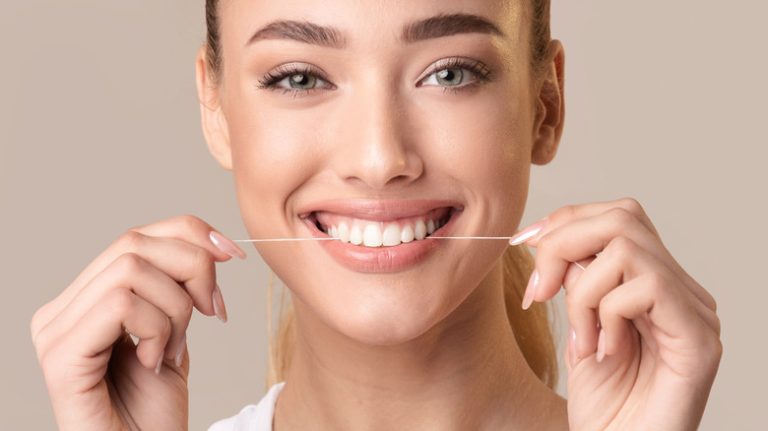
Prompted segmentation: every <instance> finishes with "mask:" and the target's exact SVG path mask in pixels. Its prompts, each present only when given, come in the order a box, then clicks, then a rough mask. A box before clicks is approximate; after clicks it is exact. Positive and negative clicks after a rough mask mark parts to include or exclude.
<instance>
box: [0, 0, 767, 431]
mask: <svg viewBox="0 0 768 431" xmlns="http://www.w3.org/2000/svg"><path fill="white" fill-rule="evenodd" d="M318 3H319V2H318ZM553 6H554V11H553V15H554V16H553V33H554V36H555V37H557V38H559V39H561V40H563V42H564V44H565V46H566V52H567V72H566V75H567V86H566V94H567V117H566V118H567V121H566V127H565V133H564V137H563V143H562V147H561V151H560V154H559V155H558V157H557V159H556V160H555V161H554V162H553V163H552V164H551V165H549V166H546V167H543V168H539V167H536V168H534V170H533V174H532V175H533V178H532V183H531V193H530V199H529V203H528V207H527V209H526V216H525V218H524V219H523V223H524V224H527V223H528V222H531V221H533V220H536V219H538V218H540V217H543V216H544V215H546V214H547V213H548V212H550V211H552V210H554V209H556V208H557V207H559V206H561V205H565V204H569V203H584V202H589V201H596V200H606V199H614V198H618V197H621V196H634V197H636V198H637V199H639V200H640V201H641V203H643V204H644V206H645V208H646V209H647V211H648V213H649V214H650V215H651V218H652V219H653V221H654V222H655V224H656V226H657V227H658V229H659V230H660V232H661V233H662V237H663V239H664V241H665V243H666V244H667V246H668V247H669V248H670V249H671V250H672V252H673V254H674V255H675V256H676V257H677V259H678V260H679V261H680V262H681V263H682V265H683V267H685V268H686V269H687V270H688V272H689V273H691V274H692V275H693V276H694V278H696V279H697V280H698V281H699V282H700V283H701V284H702V285H704V286H705V287H706V288H707V289H709V290H710V292H712V293H713V294H714V296H715V297H716V298H717V300H718V304H719V315H720V318H721V320H722V322H723V340H724V344H725V354H724V356H723V360H722V364H721V368H720V372H719V375H718V378H717V380H716V382H715V386H714V389H713V392H712V395H711V398H710V403H709V406H708V410H707V412H706V414H705V416H704V420H703V425H702V427H701V429H704V430H719V429H726V427H727V428H728V429H738V430H755V429H759V428H762V427H761V426H760V425H761V424H762V422H763V421H762V420H761V418H762V417H763V416H764V414H765V412H764V409H765V402H766V400H767V399H768V398H767V397H766V395H765V388H766V383H768V382H767V381H766V380H767V379H766V377H765V366H764V361H765V356H766V347H765V340H766V335H765V333H766V331H765V330H766V313H765V307H766V303H767V302H768V294H767V293H766V287H767V286H766V283H765V279H764V273H765V271H764V268H765V267H766V256H767V253H766V252H765V251H764V250H765V249H764V244H765V243H766V239H768V235H766V233H767V232H766V228H765V221H766V216H767V215H768V212H767V211H766V202H765V201H766V198H765V189H766V187H765V186H766V184H768V181H767V180H768V178H767V175H766V173H765V172H766V171H765V168H764V166H763V164H764V163H765V162H766V160H767V159H766V155H767V151H766V148H765V146H766V144H768V142H766V138H765V134H764V133H763V129H764V126H765V116H766V113H767V112H766V108H765V106H766V105H765V100H766V98H767V97H768V85H766V79H765V77H766V76H768V60H766V57H765V46H764V43H765V41H768V31H766V30H765V28H766V26H765V25H764V19H765V17H766V16H768V4H767V3H765V2H758V1H734V2H715V1H693V0H685V1H683V0H678V1H661V0H654V1H642V2H629V1H622V2H619V1H596V0H595V1H586V0H582V1H557V0H555V1H554V5H553ZM2 9H3V10H2V13H0V44H2V45H1V46H0V48H2V49H0V53H2V60H0V62H2V63H1V64H2V67H0V74H2V75H0V95H2V97H1V98H0V122H1V123H0V205H1V207H0V209H1V211H0V226H2V236H1V238H2V246H1V247H0V265H2V271H1V272H0V274H2V276H3V278H2V284H3V286H2V297H1V298H2V299H0V302H1V303H2V304H3V306H2V313H0V323H2V328H3V331H4V332H3V333H4V337H3V339H4V343H3V347H2V352H3V353H2V367H0V373H2V374H0V382H2V383H0V409H2V410H0V429H2V430H17V429H51V428H53V427H54V423H53V418H52V414H51V412H50V407H49V402H48V399H47V395H46V392H45V386H44V382H43V379H42V377H41V374H40V372H39V369H38V365H37V362H36V359H35V354H34V350H33V347H32V344H31V341H30V338H29V330H28V323H29V319H30V317H31V315H32V313H33V312H34V310H35V309H36V308H37V307H39V306H40V305H41V304H43V303H44V302H45V301H47V300H49V299H51V298H52V297H54V296H55V295H56V294H57V293H58V292H59V291H60V290H62V289H63V288H64V287H65V286H66V285H67V284H68V283H69V282H70V281H71V280H72V279H74V277H75V276H76V275H77V274H78V273H79V272H80V270H82V268H84V267H85V265H86V264H87V263H88V262H89V261H90V260H91V259H92V258H93V257H95V256H96V255H97V254H98V253H99V252H100V251H101V250H102V249H103V248H105V247H106V246H107V245H108V244H109V243H110V242H111V241H112V240H113V239H114V238H115V237H117V236H118V235H119V234H120V233H121V232H122V231H123V230H124V229H126V228H128V227H130V226H133V225H137V224H143V223H149V222H152V221H155V220H159V219H162V218H166V217H169V216H172V215H177V214H183V213H192V214H196V215H198V216H200V217H202V218H204V219H206V220H207V221H209V222H210V223H211V224H213V225H214V226H216V227H217V228H219V229H220V230H222V231H223V232H225V233H227V234H229V235H230V236H231V237H233V238H242V237H243V235H244V228H243V226H242V223H241V220H240V218H239V213H238V210H237V202H236V200H235V196H234V187H233V184H232V181H231V178H230V176H229V174H228V173H227V172H225V171H223V170H221V169H220V168H219V167H218V166H217V165H216V164H215V162H214V160H213V159H212V158H211V157H210V156H209V155H208V152H207V149H206V148H205V145H204V142H203V138H202V134H201V132H200V125H199V116H198V115H199V114H198V106H197V101H196V96H195V89H194V80H193V79H194V69H193V58H194V53H195V49H196V48H197V46H198V45H199V44H200V43H201V42H202V40H203V37H204V25H203V23H204V20H203V1H202V0H198V1H181V0H177V1H150V0H141V1H139V0H135V1H130V2H125V1H124V2H116V1H109V2H107V1H84V0H79V1H75V0H72V1H67V2H61V1H54V0H27V1H23V2H22V1H15V2H4V4H3V8H2ZM218 273H219V280H220V284H221V286H222V289H223V290H224V296H225V299H226V302H227V305H228V307H229V314H230V322H229V323H227V324H226V325H222V324H221V323H219V322H218V321H216V320H215V319H211V318H206V317H204V316H202V315H199V314H198V315H195V316H194V318H193V321H192V324H191V329H190V331H189V335H188V336H189V342H190V351H191V353H192V361H193V362H192V367H193V368H192V374H191V380H190V387H191V429H204V428H205V427H207V426H208V425H209V424H210V423H211V422H213V421H214V420H215V419H217V418H222V417H225V416H229V415H231V414H234V413H235V412H237V411H238V410H239V409H240V408H241V407H242V406H243V405H244V404H246V403H249V402H256V401H257V400H258V399H259V397H260V396H261V395H262V393H263V389H264V376H265V367H266V358H267V356H266V340H267V335H266V318H265V303H266V290H265V286H266V284H267V280H268V271H267V268H266V266H265V264H264V263H263V262H262V261H261V260H260V259H259V258H258V255H257V254H256V253H255V251H254V250H251V253H250V258H249V259H248V260H247V261H233V262H229V263H226V264H223V265H219V268H218ZM560 299H561V298H558V300H560ZM561 390H562V389H561Z"/></svg>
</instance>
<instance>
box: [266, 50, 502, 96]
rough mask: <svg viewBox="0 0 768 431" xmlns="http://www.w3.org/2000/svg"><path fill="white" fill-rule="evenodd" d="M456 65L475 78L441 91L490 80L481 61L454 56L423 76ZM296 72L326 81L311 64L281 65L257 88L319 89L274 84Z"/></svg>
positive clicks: (301, 93) (296, 93)
mask: <svg viewBox="0 0 768 431" xmlns="http://www.w3.org/2000/svg"><path fill="white" fill-rule="evenodd" d="M457 67H460V68H463V69H466V70H469V71H470V72H472V73H473V74H474V75H475V76H476V77H477V79H475V80H474V81H472V82H470V83H469V84H465V85H450V86H443V93H445V92H451V93H459V92H462V91H467V90H471V89H473V88H474V87H476V86H478V85H480V84H483V83H485V82H488V81H490V79H491V71H490V70H489V69H488V68H487V67H486V66H485V64H483V63H482V62H481V61H477V60H465V59H461V58H455V57H454V58H449V59H447V60H444V61H441V62H440V63H438V64H436V65H435V66H434V67H433V68H432V70H430V72H429V73H428V74H427V76H425V77H424V79H427V78H428V77H430V76H432V75H433V74H435V73H437V72H440V71H442V70H446V69H454V68H457ZM296 74H302V75H311V76H313V77H316V78H320V79H321V80H323V81H325V82H328V80H327V79H326V78H325V76H324V75H323V74H322V73H320V72H319V71H315V70H314V68H312V67H311V66H306V65H304V66H281V67H278V69H277V70H276V71H274V72H269V73H267V74H266V75H264V77H262V78H261V79H259V85H257V88H260V89H266V90H272V91H279V90H282V94H286V93H291V94H292V95H293V97H296V96H304V95H307V94H309V93H311V92H313V91H315V90H319V89H318V88H310V89H308V90H297V89H295V88H282V87H278V86H277V85H276V84H277V83H278V82H280V81H282V80H283V79H285V78H287V77H289V76H292V75H296Z"/></svg>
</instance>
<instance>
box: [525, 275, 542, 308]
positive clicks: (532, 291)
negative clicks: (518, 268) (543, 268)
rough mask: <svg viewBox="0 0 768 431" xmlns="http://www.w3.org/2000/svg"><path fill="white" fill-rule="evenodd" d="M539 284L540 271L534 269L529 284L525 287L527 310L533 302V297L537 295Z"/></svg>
mask: <svg viewBox="0 0 768 431" xmlns="http://www.w3.org/2000/svg"><path fill="white" fill-rule="evenodd" d="M538 285H539V272H538V271H536V270H534V271H533V274H531V278H530V280H528V286H527V287H526V288H525V295H524V296H523V310H527V309H528V308H529V307H530V306H531V304H533V297H534V296H536V287H537V286H538Z"/></svg>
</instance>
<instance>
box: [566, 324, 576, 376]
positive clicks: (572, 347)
mask: <svg viewBox="0 0 768 431" xmlns="http://www.w3.org/2000/svg"><path fill="white" fill-rule="evenodd" d="M568 356H569V359H570V361H571V368H573V367H575V366H576V359H577V357H576V331H575V330H574V329H573V328H571V333H570V336H569V337H568Z"/></svg>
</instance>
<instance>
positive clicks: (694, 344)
mask: <svg viewBox="0 0 768 431" xmlns="http://www.w3.org/2000/svg"><path fill="white" fill-rule="evenodd" d="M673 284H674V281H673V280H670V279H669V278H668V276H666V275H662V274H660V273H658V272H650V273H646V274H643V275H642V276H639V277H636V278H634V279H632V280H630V281H628V282H626V283H624V284H622V285H620V286H619V287H617V288H615V289H613V290H612V291H611V292H610V293H609V294H607V295H605V297H603V298H602V300H601V301H600V304H599V313H600V321H601V322H602V330H603V332H604V333H603V335H602V336H603V338H604V340H603V341H602V344H603V345H602V346H601V347H600V348H599V351H601V352H599V353H598V359H600V358H601V357H603V356H610V355H612V354H615V353H616V352H618V351H619V349H620V347H621V345H622V341H623V340H622V338H621V337H622V325H624V324H625V322H626V321H633V320H640V319H641V318H643V317H644V316H648V318H649V320H650V323H651V324H652V325H653V329H654V330H647V331H642V332H641V334H642V336H643V339H644V340H647V339H649V338H658V339H656V340H654V343H655V344H658V343H659V341H661V342H664V343H665V344H670V343H673V344H675V347H676V348H677V350H679V351H682V352H684V353H688V354H689V355H688V360H689V361H691V362H690V363H681V362H679V361H674V362H675V363H676V364H675V365H676V366H682V367H685V368H686V369H688V370H690V369H695V368H696V367H697V364H696V360H697V358H698V357H699V354H698V353H695V352H697V351H700V350H702V349H703V348H704V347H703V346H706V345H707V343H706V341H707V340H708V339H710V338H712V336H711V331H709V329H708V327H707V326H706V325H702V324H701V323H702V322H701V320H700V319H699V316H698V314H697V313H696V312H695V310H694V309H693V307H692V306H691V303H690V301H688V300H686V298H685V296H684V294H683V293H682V292H681V291H680V289H674V288H673V287H672V285H673ZM708 333H709V334H708ZM662 338H663V339H662ZM668 365H671V364H670V363H669V362H668Z"/></svg>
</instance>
